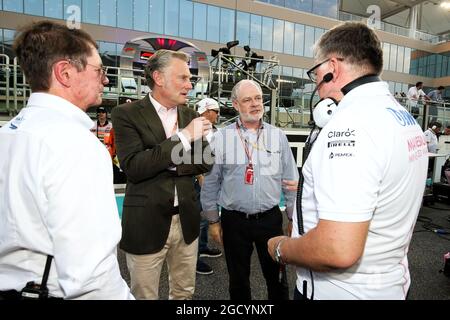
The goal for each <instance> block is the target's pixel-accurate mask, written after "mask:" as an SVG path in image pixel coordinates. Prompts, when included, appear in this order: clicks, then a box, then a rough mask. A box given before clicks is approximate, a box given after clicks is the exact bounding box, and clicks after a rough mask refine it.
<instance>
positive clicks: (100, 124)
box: [91, 107, 112, 143]
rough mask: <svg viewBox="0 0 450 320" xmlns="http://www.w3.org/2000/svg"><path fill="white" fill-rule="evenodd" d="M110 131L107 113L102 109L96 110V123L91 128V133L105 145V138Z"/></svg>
mask: <svg viewBox="0 0 450 320" xmlns="http://www.w3.org/2000/svg"><path fill="white" fill-rule="evenodd" d="M111 129H112V123H111V122H109V121H108V112H107V111H106V109H105V108H104V107H98V108H97V121H96V122H95V124H94V126H93V127H92V128H91V132H92V133H93V134H95V136H96V137H97V138H98V139H99V140H100V141H101V142H102V143H105V136H106V137H107V136H109V134H110V132H111Z"/></svg>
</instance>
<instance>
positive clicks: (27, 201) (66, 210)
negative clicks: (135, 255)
mask: <svg viewBox="0 0 450 320" xmlns="http://www.w3.org/2000/svg"><path fill="white" fill-rule="evenodd" d="M14 50H15V53H16V55H17V58H18V61H19V63H20V66H21V68H22V70H23V72H24V73H25V75H26V78H27V81H28V83H29V84H30V87H31V89H32V91H33V94H32V95H31V96H30V99H29V101H28V105H27V107H26V108H24V109H22V111H21V112H20V114H19V115H18V116H16V117H15V118H14V119H12V120H11V121H10V122H9V123H7V124H6V125H5V126H3V127H2V128H1V129H0V195H1V200H0V221H1V222H0V300H1V299H20V296H21V290H22V289H23V288H24V287H25V285H26V284H27V282H30V281H33V282H35V283H36V284H41V279H42V277H43V274H44V266H45V265H46V260H47V257H48V256H53V261H52V262H51V265H50V273H49V277H48V283H47V287H48V293H49V296H50V297H54V298H64V299H133V296H132V295H131V293H130V290H129V288H128V286H127V284H126V282H125V281H124V280H123V279H122V277H121V275H120V270H119V264H118V261H117V256H116V251H117V243H118V242H119V240H120V236H121V227H120V219H119V216H118V212H117V205H116V202H115V196H114V187H113V174H112V168H111V158H110V156H109V154H108V151H107V150H106V148H105V147H104V146H103V145H102V143H101V142H100V141H99V140H98V139H97V137H95V136H94V135H93V134H92V133H91V132H90V131H89V129H90V128H91V127H92V125H93V122H92V121H91V119H90V118H89V117H88V116H87V114H86V110H87V109H88V108H89V107H90V106H93V105H98V104H100V103H101V101H102V97H101V95H102V91H103V86H104V85H106V84H107V83H108V78H107V77H106V75H105V72H104V70H103V68H102V61H101V59H100V56H99V54H98V52H97V45H96V43H95V41H94V40H93V39H92V38H91V37H90V36H89V35H88V34H87V33H85V32H84V31H82V30H76V29H69V28H67V27H66V26H64V25H60V24H57V23H54V22H50V21H41V22H37V23H34V24H30V25H28V26H26V27H25V28H24V29H22V30H20V33H18V35H17V36H16V38H15V41H14ZM41 291H44V290H41ZM24 293H26V292H23V293H22V296H23V294H24ZM44 296H45V294H44V293H42V297H44Z"/></svg>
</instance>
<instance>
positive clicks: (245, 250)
mask: <svg viewBox="0 0 450 320" xmlns="http://www.w3.org/2000/svg"><path fill="white" fill-rule="evenodd" d="M221 222H222V230H223V248H224V251H225V260H226V262H227V268H228V273H229V278H230V282H229V292H230V299H231V300H251V289H250V263H251V256H252V252H253V244H254V245H255V246H256V251H257V253H258V258H259V263H260V265H261V269H262V272H263V275H264V278H265V280H266V285H267V292H268V299H269V300H288V299H289V292H288V285H287V280H286V277H285V276H284V275H285V274H284V275H283V276H282V277H281V281H280V280H279V277H280V265H279V264H278V263H276V262H275V261H273V260H272V258H271V257H270V255H269V253H268V252H267V241H268V240H269V239H270V238H272V237H275V236H279V235H282V234H283V230H282V222H283V218H282V215H281V211H280V208H279V207H278V206H276V207H274V208H273V209H271V210H269V212H267V214H265V215H263V216H261V217H260V218H259V219H251V220H249V219H247V218H246V217H245V214H243V213H239V212H237V211H230V210H226V209H224V208H222V216H221Z"/></svg>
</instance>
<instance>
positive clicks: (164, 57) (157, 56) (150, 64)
mask: <svg viewBox="0 0 450 320" xmlns="http://www.w3.org/2000/svg"><path fill="white" fill-rule="evenodd" d="M172 59H180V60H183V61H185V62H186V63H188V62H189V59H190V57H189V55H188V54H186V53H184V52H181V51H172V50H166V49H160V50H158V51H156V52H155V53H154V54H153V55H152V56H151V57H150V59H148V61H147V64H146V65H145V69H144V75H145V79H146V80H147V85H148V86H149V87H150V89H153V87H154V86H155V81H154V80H153V73H154V72H155V71H160V72H162V71H164V69H166V68H167V67H168V66H169V64H170V62H171V61H172Z"/></svg>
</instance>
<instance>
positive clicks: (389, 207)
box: [268, 23, 428, 299]
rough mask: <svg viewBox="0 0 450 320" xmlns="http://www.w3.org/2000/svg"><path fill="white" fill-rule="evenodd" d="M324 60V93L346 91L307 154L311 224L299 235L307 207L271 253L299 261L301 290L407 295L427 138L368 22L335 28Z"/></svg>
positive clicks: (350, 295)
mask: <svg viewBox="0 0 450 320" xmlns="http://www.w3.org/2000/svg"><path fill="white" fill-rule="evenodd" d="M315 60H316V63H317V65H316V66H315V67H314V68H312V69H311V70H310V71H309V72H308V75H309V76H310V77H311V79H312V80H313V81H314V80H317V85H318V88H319V89H318V91H319V95H320V97H321V98H324V97H333V98H336V99H339V98H340V96H342V94H343V95H344V96H343V98H342V100H341V101H340V103H339V105H338V107H337V108H336V110H335V111H334V114H333V117H332V118H331V120H330V121H329V122H328V124H326V125H325V126H324V128H323V129H322V131H321V132H320V134H319V136H318V138H317V140H316V142H315V143H314V145H313V147H312V150H311V153H310V154H309V157H308V158H307V160H306V162H305V163H304V167H303V171H302V173H303V176H304V184H303V190H302V193H303V194H302V201H301V204H297V209H299V208H301V213H302V215H301V217H303V222H304V223H303V225H304V231H305V233H304V234H303V235H301V236H299V227H298V217H297V213H299V212H298V210H297V212H294V214H293V218H294V221H293V226H294V229H293V234H292V238H287V237H283V236H281V237H275V238H272V239H270V240H269V245H268V250H269V253H270V254H271V255H272V257H273V258H274V259H276V260H278V261H279V262H281V263H288V264H293V265H296V266H298V268H297V282H296V289H295V293H294V298H295V299H311V298H314V299H405V298H406V295H407V293H408V289H409V285H410V277H409V271H408V260H407V252H408V247H409V243H410V240H411V236H412V233H413V228H414V225H415V222H416V219H417V215H418V212H419V209H420V206H421V201H422V200H421V199H422V195H423V191H424V187H425V179H426V173H427V162H428V159H427V146H426V141H425V137H424V135H423V132H422V131H421V128H420V127H419V126H418V125H417V123H416V122H415V120H414V119H413V117H412V116H411V115H410V114H409V113H408V112H407V111H406V110H405V109H404V108H403V107H402V106H401V105H400V104H398V103H397V102H396V100H395V98H394V97H393V96H392V95H391V94H390V93H389V87H388V85H387V84H386V83H385V82H381V81H380V79H379V78H378V75H379V74H380V73H381V71H382V66H383V54H382V50H381V47H380V42H379V40H378V38H377V36H376V35H375V33H374V32H373V31H372V30H371V29H369V28H368V27H367V26H366V25H364V24H361V23H344V24H342V25H339V26H337V27H335V28H333V29H331V30H330V31H328V32H327V33H325V34H324V35H323V36H322V37H321V39H320V40H319V41H318V43H317V44H316V47H315ZM299 216H300V213H299ZM313 292H314V296H313Z"/></svg>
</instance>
